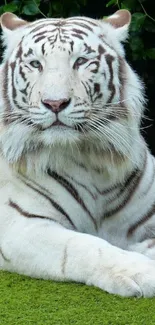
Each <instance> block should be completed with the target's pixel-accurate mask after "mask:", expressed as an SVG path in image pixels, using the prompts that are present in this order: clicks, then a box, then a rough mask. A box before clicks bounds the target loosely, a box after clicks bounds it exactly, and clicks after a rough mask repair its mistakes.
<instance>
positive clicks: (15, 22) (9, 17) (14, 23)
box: [0, 12, 28, 31]
mask: <svg viewBox="0 0 155 325" xmlns="http://www.w3.org/2000/svg"><path fill="white" fill-rule="evenodd" d="M0 23H1V27H2V29H3V30H4V31H6V30H8V31H13V30H15V29H17V28H19V27H22V26H24V25H27V24H28V22H27V21H25V20H23V19H20V18H19V17H17V16H16V15H14V14H12V13H11V12H5V13H4V14H3V15H2V16H1V17H0Z"/></svg>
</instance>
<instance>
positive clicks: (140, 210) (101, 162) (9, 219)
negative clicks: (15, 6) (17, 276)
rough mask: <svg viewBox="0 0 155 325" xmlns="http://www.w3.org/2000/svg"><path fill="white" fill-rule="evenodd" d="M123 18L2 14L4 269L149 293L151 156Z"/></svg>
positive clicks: (154, 237)
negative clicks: (33, 18) (128, 57)
mask: <svg viewBox="0 0 155 325" xmlns="http://www.w3.org/2000/svg"><path fill="white" fill-rule="evenodd" d="M129 23H130V14H129V12H128V11H126V10H120V11H118V12H116V13H115V14H114V15H113V16H111V17H109V18H107V19H106V20H104V21H97V20H93V19H90V18H87V17H71V18H68V19H41V20H38V21H35V22H32V23H28V22H26V21H23V20H21V19H20V18H17V17H16V16H15V15H13V14H10V13H6V14H4V15H3V16H2V17H1V25H2V29H3V41H4V45H5V47H6V48H5V51H4V59H3V62H2V64H1V66H0V110H1V113H0V114H1V116H0V148H1V149H0V150H1V157H0V168H1V175H0V207H1V208H0V220H1V228H0V268H1V269H4V270H9V271H13V272H18V273H23V274H27V275H29V276H32V277H40V278H44V279H55V280H62V281H64V280H66V281H67V280H69V281H70V280H72V281H79V282H84V283H86V284H88V285H95V286H98V287H100V288H101V289H103V290H106V291H108V292H110V293H117V294H120V295H123V296H134V295H135V296H147V297H149V296H154V295H155V261H153V260H154V259H155V195H154V193H155V160H154V158H153V157H152V156H151V154H150V152H149V150H148V148H147V146H146V144H145V141H144V139H143V138H142V136H141V133H140V122H141V118H142V114H143V106H144V102H145V101H144V94H143V86H142V83H141V82H140V80H139V78H138V76H137V75H136V73H135V72H134V71H133V70H132V68H131V67H130V66H129V65H128V63H127V62H126V59H125V56H124V50H123V46H122V44H121V42H122V41H124V40H125V38H126V37H127V30H128V26H129Z"/></svg>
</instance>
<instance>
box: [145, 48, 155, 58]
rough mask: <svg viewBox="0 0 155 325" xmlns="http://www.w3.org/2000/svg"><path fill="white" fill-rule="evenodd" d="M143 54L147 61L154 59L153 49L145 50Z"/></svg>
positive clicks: (154, 51)
mask: <svg viewBox="0 0 155 325" xmlns="http://www.w3.org/2000/svg"><path fill="white" fill-rule="evenodd" d="M145 54H146V57H148V58H149V59H155V48H152V49H148V50H146V51H145Z"/></svg>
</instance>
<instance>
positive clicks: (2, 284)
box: [0, 272, 155, 325]
mask: <svg viewBox="0 0 155 325" xmlns="http://www.w3.org/2000/svg"><path fill="white" fill-rule="evenodd" d="M0 278H1V279H0V325H14V324H17V325H18V324H19V325H28V324H35V325H44V324H45V325H46V324H50V325H70V324H71V325H72V324H76V325H88V324H89V325H155V299H136V298H132V299H131V298H130V299H129V298H121V297H118V296H114V295H110V294H107V293H105V292H102V291H101V290H99V289H97V288H93V287H87V286H85V285H82V284H74V283H56V282H51V281H44V280H36V279H31V278H28V277H25V276H20V275H17V274H10V273H7V272H0Z"/></svg>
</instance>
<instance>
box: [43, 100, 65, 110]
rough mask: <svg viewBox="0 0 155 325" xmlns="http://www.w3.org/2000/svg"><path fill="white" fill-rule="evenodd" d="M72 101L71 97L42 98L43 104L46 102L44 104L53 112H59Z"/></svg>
mask: <svg viewBox="0 0 155 325" xmlns="http://www.w3.org/2000/svg"><path fill="white" fill-rule="evenodd" d="M70 101H71V99H70V98H69V99H67V98H62V99H59V100H50V99H44V100H42V104H44V106H45V107H46V108H48V109H50V110H51V111H52V112H53V113H59V112H61V111H62V110H63V109H65V108H66V107H67V106H68V105H69V104H70Z"/></svg>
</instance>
